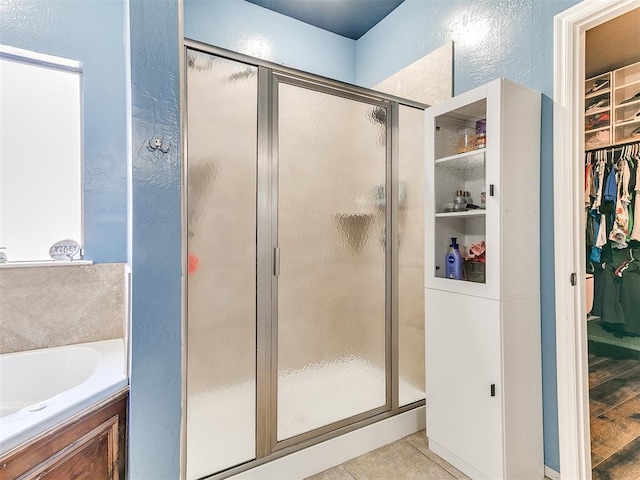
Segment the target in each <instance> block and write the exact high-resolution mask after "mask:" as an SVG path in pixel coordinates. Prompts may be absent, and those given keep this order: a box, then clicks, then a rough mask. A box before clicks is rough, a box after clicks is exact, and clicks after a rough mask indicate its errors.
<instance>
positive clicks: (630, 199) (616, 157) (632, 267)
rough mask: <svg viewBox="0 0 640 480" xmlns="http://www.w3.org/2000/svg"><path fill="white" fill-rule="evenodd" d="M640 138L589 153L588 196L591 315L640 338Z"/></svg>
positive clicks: (609, 328) (616, 331)
mask: <svg viewBox="0 0 640 480" xmlns="http://www.w3.org/2000/svg"><path fill="white" fill-rule="evenodd" d="M638 164H640V142H639V143H635V144H632V145H626V146H622V147H612V148H605V149H600V150H595V151H591V152H587V154H586V156H585V172H584V175H585V176H584V195H585V201H584V204H585V215H586V220H585V226H586V229H587V230H586V244H587V245H586V246H587V271H588V272H589V273H593V274H594V283H595V285H594V301H593V308H592V311H591V314H592V315H595V316H598V317H600V323H601V325H602V328H603V329H605V330H606V331H609V332H611V333H613V334H614V335H615V336H617V337H624V336H640V198H638V197H639V195H638V192H640V168H638V166H639V165H638Z"/></svg>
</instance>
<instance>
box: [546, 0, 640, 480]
mask: <svg viewBox="0 0 640 480" xmlns="http://www.w3.org/2000/svg"><path fill="white" fill-rule="evenodd" d="M638 11H640V2H638V1H637V0H609V1H605V2H599V3H598V4H594V3H592V4H589V3H588V2H583V3H581V4H578V5H576V6H575V7H573V8H571V9H569V10H567V11H566V12H563V13H562V14H560V15H558V16H557V17H556V29H555V30H556V31H555V33H556V58H555V62H556V63H555V88H554V98H555V101H556V103H555V106H554V125H555V131H554V138H555V148H554V191H555V204H556V205H561V206H560V208H558V209H557V210H556V211H555V212H554V213H555V223H554V225H555V238H556V243H555V261H556V342H557V364H558V427H559V441H560V470H561V475H562V477H563V478H584V479H589V478H616V479H620V480H625V479H636V478H639V477H640V470H638V466H639V465H640V463H639V460H640V421H639V420H638V418H640V360H639V359H640V355H639V353H640V351H638V350H636V348H640V342H637V344H636V341H637V340H639V339H638V338H636V337H635V335H636V333H635V332H636V331H638V332H639V333H640V317H639V318H638V321H637V322H636V319H635V315H637V314H638V313H640V285H635V284H634V282H635V279H640V269H638V270H637V271H636V267H637V264H636V263H635V254H634V252H635V251H636V249H637V247H638V246H640V243H639V242H637V241H635V240H634V239H632V238H631V237H632V235H633V220H634V218H633V213H634V211H633V210H634V206H635V199H634V197H635V194H636V190H635V180H636V173H637V171H636V166H637V162H638V160H637V159H636V157H638V159H640V156H639V155H638V141H640V135H638V134H639V133H640V130H637V129H638V127H640V121H638V119H636V116H635V113H636V112H638V111H639V110H640V96H639V97H638V98H635V94H636V93H638V92H640V64H637V65H636V63H637V62H640V41H639V40H638V36H637V32H638V30H639V29H640V24H639V23H638V22H639V20H638V18H639V17H638V16H636V15H637V13H638ZM625 35H626V39H625ZM617 46H618V47H619V48H616V47H617ZM629 52H631V53H629ZM634 89H636V90H637V92H635V91H633V90H634ZM636 101H637V103H636ZM636 105H637V108H636V109H635V110H633V108H634V107H635V106H636ZM635 123H638V124H637V125H635ZM636 135H638V136H636ZM607 182H609V183H608V189H606V192H607V195H605V189H604V188H603V187H605V186H606V185H605V184H606V183H607ZM638 232H640V230H638ZM635 275H639V276H638V277H636V276H635ZM636 304H637V305H636ZM625 311H626V313H627V315H625ZM588 312H589V313H590V315H587V313H588ZM635 323H638V325H637V328H636V326H635ZM636 345H637V346H636Z"/></svg>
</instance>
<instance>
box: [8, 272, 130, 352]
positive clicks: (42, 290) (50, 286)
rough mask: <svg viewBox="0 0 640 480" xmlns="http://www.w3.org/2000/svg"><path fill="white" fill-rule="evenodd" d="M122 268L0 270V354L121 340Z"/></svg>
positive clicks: (123, 313) (124, 304)
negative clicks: (115, 339)
mask: <svg viewBox="0 0 640 480" xmlns="http://www.w3.org/2000/svg"><path fill="white" fill-rule="evenodd" d="M127 288H128V287H127V281H126V265H125V264H122V263H113V264H110V263H105V264H98V265H77V266H76V265H73V266H43V267H28V268H2V269H0V354H2V353H11V352H21V351H25V350H33V349H37V348H48V347H57V346H60V345H71V344H76V343H85V342H96V341H100V340H108V339H112V338H122V337H123V336H124V324H125V322H126V318H127Z"/></svg>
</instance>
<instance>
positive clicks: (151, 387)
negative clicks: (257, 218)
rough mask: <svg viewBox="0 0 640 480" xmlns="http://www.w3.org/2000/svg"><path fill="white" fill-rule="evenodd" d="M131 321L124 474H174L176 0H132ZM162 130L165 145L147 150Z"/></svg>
mask: <svg viewBox="0 0 640 480" xmlns="http://www.w3.org/2000/svg"><path fill="white" fill-rule="evenodd" d="M128 3H129V6H130V24H131V27H130V43H131V104H132V118H131V127H132V139H131V141H132V202H133V204H132V216H133V218H132V220H133V231H132V235H133V238H132V246H131V265H132V272H133V273H132V291H133V299H132V324H131V391H130V419H129V427H130V430H129V442H130V445H129V478H131V479H135V480H138V479H140V480H142V479H145V480H146V479H149V480H152V479H153V480H163V479H167V480H175V479H177V478H180V422H181V419H182V417H181V393H182V392H181V385H182V384H181V358H182V357H181V337H180V334H181V322H180V319H181V269H182V253H181V252H182V249H181V230H182V227H181V203H180V191H181V150H180V109H179V91H180V90H179V43H180V39H179V36H178V35H179V31H180V30H179V11H178V9H179V6H178V0H129V1H128ZM153 138H160V139H162V140H163V141H164V144H165V146H167V147H169V151H168V152H167V153H163V152H161V151H157V150H156V151H149V149H148V148H147V144H148V141H149V140H151V139H153Z"/></svg>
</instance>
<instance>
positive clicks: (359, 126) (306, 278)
mask: <svg viewBox="0 0 640 480" xmlns="http://www.w3.org/2000/svg"><path fill="white" fill-rule="evenodd" d="M278 112H279V119H278V121H279V144H278V147H279V159H278V162H279V163H278V168H279V170H278V185H279V203H278V205H279V210H278V245H279V247H280V252H281V254H280V258H281V264H280V276H279V277H278V384H277V388H278V407H277V438H278V440H284V439H287V438H290V437H293V436H295V435H298V434H301V433H304V432H308V431H310V430H313V429H316V428H319V427H322V426H325V425H328V424H330V423H333V422H336V421H339V420H342V419H345V418H348V417H351V416H353V415H357V414H359V413H362V412H366V411H368V410H371V409H374V408H377V407H381V406H384V405H385V251H384V249H385V246H384V244H385V204H384V198H385V197H384V183H385V161H386V145H385V141H386V133H385V132H386V127H385V122H386V109H382V108H380V107H376V106H372V105H369V104H366V103H361V102H357V101H354V100H349V99H345V98H341V97H337V96H333V95H329V94H326V93H320V92H316V91H312V90H307V89H303V88H300V87H297V86H292V85H287V84H280V85H279V103H278Z"/></svg>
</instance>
